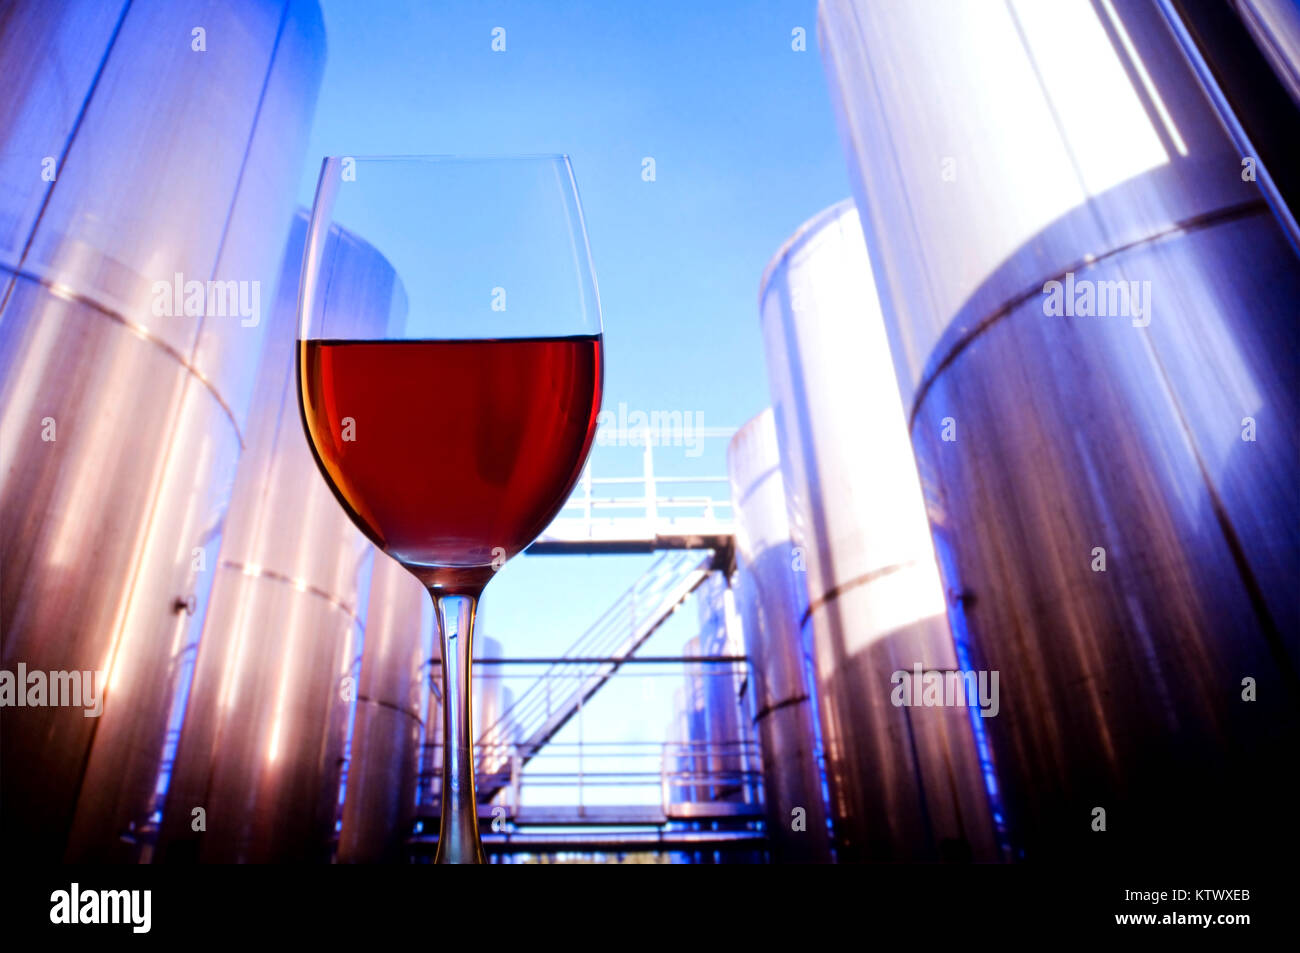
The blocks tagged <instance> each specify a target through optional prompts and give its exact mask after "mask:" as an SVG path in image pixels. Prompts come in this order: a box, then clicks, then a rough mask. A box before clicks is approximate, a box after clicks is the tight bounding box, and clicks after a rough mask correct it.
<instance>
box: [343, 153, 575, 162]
mask: <svg viewBox="0 0 1300 953" xmlns="http://www.w3.org/2000/svg"><path fill="white" fill-rule="evenodd" d="M342 159H352V160H353V161H354V162H516V161H523V160H532V161H541V160H549V161H552V162H555V161H559V160H563V161H565V162H570V161H572V157H571V156H570V155H569V153H567V152H514V153H512V152H497V153H479V154H475V153H465V154H460V153H452V152H431V153H413V154H411V155H400V154H387V155H384V154H381V155H367V156H361V155H351V154H347V153H341V154H338V155H327V156H325V157H324V159H323V160H322V161H324V162H337V161H340V160H342Z"/></svg>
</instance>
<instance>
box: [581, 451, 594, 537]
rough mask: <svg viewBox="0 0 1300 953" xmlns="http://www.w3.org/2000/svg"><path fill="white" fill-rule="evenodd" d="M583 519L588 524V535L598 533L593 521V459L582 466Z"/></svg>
mask: <svg viewBox="0 0 1300 953" xmlns="http://www.w3.org/2000/svg"><path fill="white" fill-rule="evenodd" d="M582 519H583V522H584V523H585V524H586V526H587V537H588V538H591V537H592V536H594V535H595V534H596V529H595V526H594V525H593V524H592V521H591V461H590V460H588V461H587V465H586V466H585V467H583V468H582Z"/></svg>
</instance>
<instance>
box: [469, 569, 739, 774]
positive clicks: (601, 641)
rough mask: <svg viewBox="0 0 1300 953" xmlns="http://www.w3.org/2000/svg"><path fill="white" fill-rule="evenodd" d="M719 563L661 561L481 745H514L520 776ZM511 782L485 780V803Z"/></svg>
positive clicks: (488, 730)
mask: <svg viewBox="0 0 1300 953" xmlns="http://www.w3.org/2000/svg"><path fill="white" fill-rule="evenodd" d="M714 558H715V557H714V553H713V552H712V551H703V552H701V551H700V550H669V551H666V552H663V553H661V554H660V555H659V556H658V557H657V558H656V559H655V561H654V562H653V563H652V564H651V565H650V567H649V568H648V569H647V570H646V571H645V572H644V573H643V574H642V575H641V577H640V578H639V579H637V581H636V582H634V583H633V584H632V585H631V586H630V587H629V588H628V589H627V590H626V591H624V593H623V594H622V595H621V596H620V597H619V598H618V599H616V600H615V601H614V603H613V604H612V605H611V606H610V607H609V608H608V609H606V610H605V612H604V613H603V614H602V615H601V616H600V618H598V619H597V620H596V621H595V622H594V623H592V625H591V626H590V627H589V628H588V629H587V631H586V632H584V633H583V634H582V635H581V636H579V637H578V639H577V641H575V642H574V643H573V645H571V646H570V647H569V648H568V650H567V651H566V652H565V653H564V654H563V655H562V656H560V657H559V659H557V660H556V661H555V662H554V663H553V664H552V665H551V666H550V667H549V668H547V669H546V670H545V671H544V672H542V673H541V675H539V676H538V678H537V680H536V681H535V682H534V683H533V684H532V685H530V686H529V687H528V688H527V689H526V690H525V691H524V692H523V693H522V694H521V695H520V696H519V698H517V699H516V700H515V702H514V703H513V704H512V705H511V706H510V707H509V708H507V709H506V710H505V711H504V712H502V713H501V716H500V718H498V719H497V721H496V722H494V723H493V724H491V725H485V726H484V727H483V729H482V730H481V731H480V733H479V736H480V738H482V739H487V738H499V739H515V740H514V742H513V744H512V745H511V747H512V748H513V749H514V750H515V751H516V752H518V759H519V762H518V763H517V764H516V765H515V766H514V770H515V771H516V772H517V771H518V770H520V769H521V768H522V767H523V766H524V765H525V764H527V763H528V762H529V761H530V760H531V759H532V758H533V756H534V755H535V754H536V753H537V751H538V750H539V749H540V748H541V747H542V746H543V745H545V744H546V743H547V742H548V741H549V740H550V739H551V738H553V737H554V736H555V734H556V733H557V732H558V731H560V729H561V728H563V727H564V726H565V725H566V724H568V722H569V720H570V719H571V718H573V717H574V715H576V714H577V712H578V710H579V709H580V708H581V707H582V705H583V704H585V703H586V702H587V700H588V699H590V698H591V696H592V695H594V694H595V693H596V692H597V691H599V690H600V688H601V687H602V686H603V685H604V684H605V683H606V682H607V681H609V679H610V678H611V677H612V676H613V674H614V673H615V672H617V671H618V670H619V668H620V667H621V665H622V664H623V662H624V661H625V660H626V659H628V658H629V657H630V656H631V655H632V654H633V653H634V652H635V651H636V650H637V649H638V648H640V646H641V645H642V644H643V643H644V642H645V641H646V639H648V638H650V636H651V635H653V634H654V632H655V631H656V630H657V629H658V628H659V627H660V626H661V625H663V623H664V622H665V621H666V620H667V619H668V617H669V616H670V615H672V614H673V612H674V611H676V609H677V607H678V606H679V605H681V604H682V602H683V601H685V599H686V597H687V596H689V595H690V594H691V593H692V592H694V591H695V590H696V588H698V587H699V585H700V584H701V583H702V582H703V581H704V580H705V578H706V577H707V576H708V574H709V572H710V570H711V569H712V568H713V563H714ZM494 760H499V759H494ZM510 778H511V771H510V770H509V769H508V768H507V769H506V770H499V771H496V772H491V773H487V774H484V775H480V776H479V781H478V785H479V787H478V791H479V798H480V800H489V799H491V798H492V797H493V796H494V795H495V794H496V793H497V792H498V791H500V790H501V789H502V788H503V787H505V786H506V785H507V784H508V783H509V782H510Z"/></svg>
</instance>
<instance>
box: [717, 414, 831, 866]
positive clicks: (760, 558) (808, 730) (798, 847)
mask: <svg viewBox="0 0 1300 953" xmlns="http://www.w3.org/2000/svg"><path fill="white" fill-rule="evenodd" d="M727 467H728V470H729V472H730V476H731V481H732V490H731V498H732V501H733V504H734V508H735V513H736V601H737V603H738V608H739V612H740V618H741V629H742V631H743V632H744V640H745V647H746V651H747V652H748V654H749V659H750V670H751V672H752V673H753V692H754V705H753V709H754V713H753V719H754V725H755V728H756V729H757V734H758V743H759V751H760V756H761V759H762V764H761V767H762V773H763V796H764V808H765V810H766V813H767V837H768V852H769V854H770V856H771V859H772V861H773V862H774V863H826V862H828V861H829V860H830V859H831V854H830V842H829V840H828V838H827V825H826V801H825V798H824V797H823V795H822V779H821V768H820V766H819V764H818V760H817V709H816V707H815V701H814V692H813V686H812V684H811V683H810V680H809V677H808V676H809V669H808V666H807V665H806V655H807V654H808V650H809V649H810V647H811V646H810V643H809V642H808V641H807V640H806V639H805V638H804V636H803V633H802V631H801V623H802V622H803V620H804V612H805V610H806V609H807V607H808V596H807V594H806V590H805V588H804V578H803V575H801V574H797V573H796V572H795V569H794V567H795V565H796V560H795V559H794V556H793V553H792V545H791V542H790V526H789V521H788V519H787V517H786V495H785V487H784V483H783V481H782V479H781V470H780V459H779V456H778V452H777V446H776V431H775V429H774V427H773V420H772V412H771V411H770V410H765V411H763V413H761V414H760V415H759V416H758V417H756V418H754V419H753V420H752V421H750V422H749V423H748V424H746V425H745V426H744V427H742V428H741V429H740V430H739V431H738V432H737V433H736V435H735V436H734V437H733V438H732V441H731V445H730V447H729V448H728V453H727Z"/></svg>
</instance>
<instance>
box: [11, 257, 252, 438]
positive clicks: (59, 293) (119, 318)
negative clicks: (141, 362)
mask: <svg viewBox="0 0 1300 953" xmlns="http://www.w3.org/2000/svg"><path fill="white" fill-rule="evenodd" d="M0 272H7V273H9V274H11V275H13V276H14V277H15V278H21V279H23V280H25V281H30V282H32V283H33V284H36V285H39V286H40V287H42V288H44V289H45V290H46V291H48V292H49V293H50V294H51V295H52V296H54V297H55V298H58V299H59V300H60V301H67V302H69V303H71V304H80V305H84V306H86V307H87V308H90V309H91V310H92V311H94V312H96V313H97V314H100V315H102V316H103V317H105V318H108V319H109V320H110V321H116V322H117V323H118V324H120V325H122V327H124V328H126V329H127V330H128V331H130V332H131V333H132V334H134V335H135V336H136V337H138V338H139V339H140V340H142V341H146V342H148V343H149V344H152V345H153V346H154V347H156V348H158V349H159V350H160V351H162V352H163V353H164V354H166V355H167V356H168V357H170V358H171V359H172V360H174V361H175V362H176V363H177V364H179V365H180V366H181V367H183V368H185V370H186V371H188V372H189V373H190V375H191V376H192V377H193V378H194V379H195V380H197V381H198V382H199V383H200V384H201V385H202V386H203V387H204V389H205V390H207V392H208V393H210V394H211V395H212V397H213V399H215V400H216V402H217V404H218V405H219V406H220V407H221V409H222V411H223V412H224V413H225V415H226V419H227V420H229V421H230V426H231V427H233V428H234V429H235V439H236V440H238V441H239V446H240V449H241V450H242V449H243V447H244V434H243V432H242V431H241V430H240V428H239V422H238V421H237V420H236V419H235V412H234V411H233V410H231V408H230V405H229V404H227V403H226V401H225V398H223V397H222V396H221V393H220V392H219V391H218V390H217V387H216V385H215V384H213V383H212V381H211V380H209V379H208V378H207V377H205V376H204V375H203V372H202V371H200V370H199V369H198V368H197V367H195V366H194V365H193V364H191V363H190V361H189V359H188V358H186V357H185V355H184V354H182V353H181V352H180V351H178V350H176V348H174V347H172V346H171V345H170V344H168V343H167V342H166V341H164V340H163V339H162V338H160V337H158V336H157V335H156V334H154V333H153V332H152V331H150V330H149V329H148V328H146V327H145V326H144V325H143V324H139V323H137V322H135V321H132V320H131V319H130V318H128V317H127V316H126V315H124V314H122V312H120V311H118V310H116V309H115V308H110V307H108V306H107V305H105V304H102V303H101V302H99V301H96V300H95V299H94V298H92V297H90V296H89V295H86V294H83V293H82V292H80V291H75V290H73V289H72V288H70V287H69V286H68V285H65V284H60V283H59V282H57V281H52V280H50V279H49V278H45V277H42V276H41V275H36V274H32V273H31V272H30V271H24V270H22V269H18V268H13V267H12V266H9V265H4V264H0Z"/></svg>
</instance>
